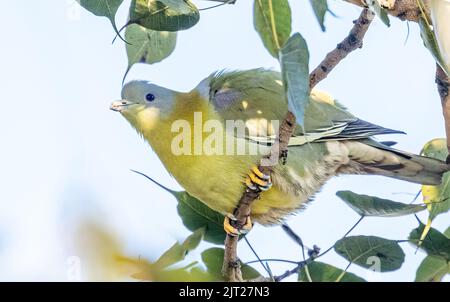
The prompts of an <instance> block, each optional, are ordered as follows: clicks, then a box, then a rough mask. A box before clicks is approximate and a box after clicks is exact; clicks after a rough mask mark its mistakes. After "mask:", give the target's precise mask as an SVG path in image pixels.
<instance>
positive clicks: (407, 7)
mask: <svg viewBox="0 0 450 302" xmlns="http://www.w3.org/2000/svg"><path fill="white" fill-rule="evenodd" d="M345 1H347V2H349V3H352V4H355V5H358V6H361V7H366V3H365V2H364V0H345ZM420 1H421V2H422V3H423V5H424V7H425V9H426V11H428V7H429V4H430V0H420ZM393 2H395V3H393V4H392V5H391V7H384V9H386V12H387V13H388V14H390V15H391V16H394V17H397V18H399V19H400V20H403V21H414V22H418V21H419V19H420V15H421V11H420V9H419V6H418V5H417V0H395V1H393Z"/></svg>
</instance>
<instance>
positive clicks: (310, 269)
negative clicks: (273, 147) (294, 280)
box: [298, 261, 366, 282]
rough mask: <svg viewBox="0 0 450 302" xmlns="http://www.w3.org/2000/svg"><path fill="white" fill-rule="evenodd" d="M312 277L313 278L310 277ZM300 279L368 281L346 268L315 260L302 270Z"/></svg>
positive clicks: (313, 280) (305, 280) (303, 280)
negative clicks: (347, 270) (345, 270)
mask: <svg viewBox="0 0 450 302" xmlns="http://www.w3.org/2000/svg"><path fill="white" fill-rule="evenodd" d="M308 275H309V277H311V279H310V278H309V277H308ZM298 281H302V282H336V281H339V282H366V280H364V279H363V278H361V277H358V276H356V275H355V274H353V273H349V272H344V270H342V269H340V268H337V267H335V266H332V265H329V264H326V263H323V262H319V261H313V262H311V263H310V264H308V265H307V267H304V268H302V269H301V270H300V272H299V274H298Z"/></svg>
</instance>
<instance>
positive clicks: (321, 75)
mask: <svg viewBox="0 0 450 302" xmlns="http://www.w3.org/2000/svg"><path fill="white" fill-rule="evenodd" d="M373 18H374V14H373V13H372V12H370V11H369V10H368V9H364V10H363V12H362V13H361V16H360V17H359V18H358V20H356V21H354V24H355V25H354V26H353V28H352V29H351V30H350V33H349V34H348V36H347V37H346V38H345V39H344V40H343V41H342V42H341V43H339V44H338V45H337V47H336V48H335V49H334V50H332V51H331V52H329V53H328V54H327V56H326V57H325V59H324V60H323V61H322V62H321V63H320V64H319V66H317V67H316V69H314V70H313V72H312V73H311V75H310V77H309V85H310V86H311V87H314V86H316V85H317V83H319V82H320V81H322V80H323V79H325V78H326V77H327V76H328V74H329V73H330V72H331V71H332V70H333V68H334V67H336V66H337V64H338V63H339V62H340V61H342V60H343V59H344V58H345V57H346V56H347V55H348V54H349V53H351V52H352V51H354V50H356V49H358V48H361V47H362V45H363V38H364V36H365V34H366V32H367V30H368V29H369V26H370V23H371V22H372V20H373Z"/></svg>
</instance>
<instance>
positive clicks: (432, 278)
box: [415, 227, 450, 282]
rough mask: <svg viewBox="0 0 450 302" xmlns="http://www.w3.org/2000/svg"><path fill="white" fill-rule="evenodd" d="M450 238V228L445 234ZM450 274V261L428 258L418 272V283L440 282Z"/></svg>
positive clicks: (440, 258) (434, 257) (433, 257)
mask: <svg viewBox="0 0 450 302" xmlns="http://www.w3.org/2000/svg"><path fill="white" fill-rule="evenodd" d="M444 235H445V237H447V238H450V227H449V228H447V230H446V231H445V232H444ZM447 274H450V261H446V260H445V259H444V258H442V257H436V256H427V257H425V259H423V261H422V263H421V264H420V265H419V268H418V269H417V271H416V280H415V281H416V282H439V281H441V280H442V278H444V276H445V275H447Z"/></svg>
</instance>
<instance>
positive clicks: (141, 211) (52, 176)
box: [0, 0, 449, 281]
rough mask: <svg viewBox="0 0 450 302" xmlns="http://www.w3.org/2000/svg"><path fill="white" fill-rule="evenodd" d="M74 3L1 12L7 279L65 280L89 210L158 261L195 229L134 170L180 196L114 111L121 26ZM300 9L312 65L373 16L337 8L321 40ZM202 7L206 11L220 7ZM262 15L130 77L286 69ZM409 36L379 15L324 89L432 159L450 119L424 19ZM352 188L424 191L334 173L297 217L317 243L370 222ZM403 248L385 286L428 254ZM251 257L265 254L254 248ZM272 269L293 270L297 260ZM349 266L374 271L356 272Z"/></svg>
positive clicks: (258, 236) (212, 27)
mask: <svg viewBox="0 0 450 302" xmlns="http://www.w3.org/2000/svg"><path fill="white" fill-rule="evenodd" d="M71 2H72V1H27V2H26V3H25V2H23V1H13V2H8V3H6V2H3V3H2V4H0V20H2V23H3V26H2V28H3V32H2V33H3V37H2V41H3V42H2V47H1V48H0V66H2V68H1V69H2V72H1V74H0V77H1V79H0V80H1V81H0V82H1V83H2V84H1V87H2V89H1V91H2V101H1V103H2V106H1V110H0V127H1V129H2V135H1V138H2V148H1V149H0V167H1V171H0V182H1V184H2V185H1V190H0V200H1V201H0V280H65V278H66V270H67V267H66V258H67V257H68V256H71V255H72V254H71V250H70V246H71V238H70V237H68V236H67V234H68V233H70V232H69V230H70V229H71V227H73V225H74V224H76V222H77V221H79V220H80V219H82V218H83V217H86V216H87V217H90V218H91V219H95V220H97V221H99V222H101V223H102V224H104V225H105V226H106V227H107V228H108V229H110V230H111V231H112V232H115V233H117V235H118V236H119V238H120V240H121V242H122V243H123V245H124V246H125V248H126V252H127V253H128V254H129V255H131V256H136V257H137V256H138V255H141V257H145V258H148V259H154V258H156V257H157V256H158V255H160V254H161V253H162V252H163V251H164V250H166V249H167V248H168V247H169V246H170V245H172V244H173V242H174V241H175V240H182V239H183V238H184V237H186V236H187V235H188V234H189V232H188V231H187V230H186V229H185V228H184V227H183V226H182V224H181V221H180V219H179V218H178V216H177V213H176V202H175V200H174V199H173V198H172V197H171V196H169V195H167V194H166V193H165V192H163V191H161V190H160V189H159V188H158V187H156V186H154V185H152V184H151V183H149V182H148V181H147V180H145V179H144V178H142V177H140V176H137V175H135V174H133V173H131V172H130V171H129V169H137V170H139V171H142V172H144V173H146V174H148V175H149V176H151V177H153V178H155V179H157V180H158V181H160V182H161V183H163V184H165V185H167V186H169V187H171V188H175V189H179V187H178V185H177V183H176V181H175V180H174V179H173V178H171V177H170V176H169V175H168V173H167V172H166V171H165V170H164V168H163V167H162V165H161V163H160V162H159V160H158V158H157V156H156V155H155V154H154V153H153V152H152V151H151V150H150V148H149V147H148V146H147V145H146V143H144V142H143V141H142V140H141V139H140V138H139V137H138V136H137V135H136V133H135V131H134V130H132V129H131V127H130V126H129V125H128V124H127V123H126V121H125V120H124V119H123V118H122V117H121V116H120V115H119V114H117V113H114V112H112V111H110V110H109V109H108V107H109V104H110V103H111V101H113V100H116V99H118V98H119V97H120V90H121V80H122V76H123V73H124V71H125V69H126V66H127V61H126V55H125V50H124V45H123V43H121V42H120V41H117V42H116V43H115V44H114V45H111V40H112V39H113V37H114V32H113V30H112V28H111V25H110V24H109V22H108V20H107V19H105V18H99V17H95V16H93V15H91V14H90V13H88V12H86V11H84V10H80V16H79V18H73V11H72V9H73V8H74V7H75V6H73V5H72V4H71ZM291 2H292V10H293V17H294V29H295V30H296V31H300V32H301V33H302V34H303V35H304V37H305V38H306V40H307V42H308V44H309V47H310V53H311V64H310V65H311V67H315V65H316V64H317V63H318V62H319V61H320V60H321V59H322V58H323V57H324V55H325V54H326V53H327V52H328V51H329V50H331V49H332V48H334V47H335V45H336V44H337V43H338V42H339V41H340V40H341V39H342V38H343V37H344V36H345V35H346V34H347V32H348V30H349V28H350V27H351V25H352V24H351V21H352V20H353V19H355V18H356V17H357V16H358V15H359V11H360V10H359V8H356V7H354V6H352V5H349V4H346V3H343V2H342V1H337V0H336V1H334V0H332V1H330V4H331V7H332V9H333V11H334V12H335V14H336V15H338V17H337V18H334V17H331V16H330V15H328V16H327V21H326V25H327V32H326V33H322V32H321V31H320V28H319V26H318V25H317V24H316V22H315V20H314V17H313V15H312V11H311V8H310V6H309V1H306V0H302V1H291ZM128 3H129V1H125V2H124V5H123V6H122V7H121V9H120V11H119V15H118V16H117V22H118V24H119V25H122V24H123V23H124V22H125V20H126V13H127V7H128ZM196 4H198V6H199V7H206V6H209V5H211V4H212V2H208V1H196ZM251 7H252V1H249V0H240V1H239V0H238V3H237V4H236V5H234V6H232V5H229V6H226V7H225V6H224V7H221V8H217V9H213V10H208V11H204V12H202V14H201V20H200V22H199V24H198V25H197V26H195V27H194V28H192V29H190V30H188V31H184V32H180V33H179V37H178V42H177V48H176V50H175V52H174V53H173V54H172V55H171V56H170V57H169V58H168V59H167V60H165V61H164V62H162V63H159V64H156V65H153V66H148V65H138V66H135V67H134V68H133V69H132V71H131V72H130V74H129V76H128V79H133V78H135V79H146V80H151V81H152V82H154V83H157V84H160V85H162V86H166V87H169V88H172V89H175V90H181V91H185V90H189V89H191V88H192V87H194V86H195V85H196V84H197V82H199V81H200V80H201V79H202V78H203V77H205V76H207V75H209V74H210V73H211V72H212V71H214V70H217V69H222V68H230V69H247V68H253V67H273V68H275V69H278V62H277V61H276V60H274V59H273V58H272V57H271V56H270V55H269V54H268V53H267V52H266V50H265V49H264V48H263V46H262V43H261V42H260V40H259V37H258V36H257V34H256V33H255V32H254V30H253V25H252V8H251ZM75 8H76V7H75ZM75 12H76V11H75ZM75 16H76V13H75ZM407 35H408V28H407V23H405V22H400V21H397V20H394V19H392V26H391V28H389V29H388V28H387V27H386V26H384V25H383V24H382V22H380V21H379V20H376V21H375V22H374V24H373V26H372V27H371V28H370V30H369V33H368V34H367V37H366V40H365V45H364V48H363V49H362V50H359V51H356V52H354V53H352V54H351V55H350V57H349V58H348V59H347V60H345V61H344V62H343V63H342V64H340V65H339V66H338V67H337V68H336V69H335V70H334V71H333V72H332V74H331V76H330V77H329V78H328V79H326V80H324V81H323V82H322V83H320V85H319V87H320V88H321V89H323V90H326V91H327V92H329V93H331V94H332V95H334V96H335V97H336V98H337V99H339V100H341V102H342V103H344V104H345V105H346V106H347V107H348V108H349V109H350V110H351V111H352V112H353V113H354V114H355V115H357V116H359V117H361V118H363V119H365V120H368V121H371V122H374V123H378V124H381V125H383V126H386V127H390V128H394V129H400V130H404V131H405V132H407V133H408V135H406V136H401V135H395V136H394V135H393V136H389V137H388V136H387V137H385V139H387V140H396V141H398V142H399V144H398V148H400V149H404V150H408V151H413V152H419V150H420V149H421V146H422V145H423V144H424V143H425V142H426V141H428V140H430V139H432V138H435V137H442V136H443V135H444V131H443V121H442V119H441V112H440V101H439V98H438V95H437V92H436V87H435V84H434V63H433V60H432V58H431V56H430V55H429V54H428V52H427V50H426V49H425V48H424V47H423V46H422V42H421V40H420V37H419V32H418V28H417V25H416V24H410V26H409V37H408V36H407ZM405 41H406V42H405ZM340 189H345V190H353V191H355V192H358V193H363V194H369V195H376V196H380V197H385V198H390V199H394V200H397V201H402V202H410V201H411V200H412V198H413V195H414V194H416V193H417V191H418V190H419V186H418V185H414V184H409V183H406V182H402V181H397V180H392V179H386V178H381V177H373V176H372V177H370V176H348V177H339V178H335V179H333V180H332V181H330V182H329V183H328V184H327V185H326V186H325V187H324V188H323V189H322V191H321V192H320V193H319V194H317V196H316V200H315V202H313V203H312V204H311V205H310V206H309V207H308V209H307V210H306V211H305V212H302V213H300V214H298V215H297V216H294V217H292V218H290V219H289V221H288V222H289V224H290V226H291V227H292V228H293V229H294V230H296V231H297V232H298V233H299V234H300V235H301V237H302V238H303V240H304V242H305V243H306V244H307V245H309V246H312V245H313V244H317V245H318V246H319V247H321V248H323V249H326V248H328V247H329V246H330V245H332V244H333V243H334V242H335V241H336V240H337V239H339V238H341V236H342V235H343V234H344V233H345V232H346V231H347V230H348V229H349V228H350V227H351V226H352V225H353V224H354V222H356V220H357V219H358V216H357V215H356V214H355V213H354V212H353V211H352V210H351V209H350V208H348V207H347V206H346V205H345V204H344V203H343V202H341V201H340V200H339V199H338V198H337V197H335V195H334V193H335V192H336V191H337V190H340ZM419 216H420V217H421V218H422V219H424V218H425V215H424V214H421V215H419ZM444 216H445V217H444ZM448 218H449V215H442V216H441V217H438V218H437V219H436V221H435V227H436V228H438V229H440V230H444V229H445V228H446V227H447V226H448ZM416 225H417V223H416V221H415V218H414V217H412V216H408V217H403V218H395V219H375V218H371V219H366V220H365V221H363V222H362V224H361V225H360V226H358V227H357V228H356V229H355V230H354V232H353V233H352V234H365V235H379V236H383V237H387V238H391V239H405V238H406V237H407V235H408V233H409V231H410V230H411V229H413V228H414V227H416ZM249 239H250V241H251V242H252V243H253V245H254V247H255V249H256V251H258V253H259V255H260V256H261V257H262V258H274V257H278V258H285V259H291V260H298V259H299V257H300V249H299V248H298V247H297V246H295V245H294V244H293V243H292V242H291V241H290V240H289V239H288V238H287V237H286V235H285V234H284V233H283V232H282V231H281V229H280V228H263V227H260V226H256V227H255V228H254V230H253V231H252V233H251V234H250V235H249ZM206 246H208V245H207V244H205V245H204V247H206ZM403 247H405V251H406V253H407V257H406V261H405V263H404V265H403V267H402V268H401V269H400V270H399V271H396V272H392V273H383V274H381V275H379V276H378V275H377V276H375V278H378V280H382V281H392V280H402V281H411V280H413V278H414V272H415V269H416V268H417V266H418V264H419V263H420V261H421V260H422V259H423V257H424V255H423V254H422V253H421V252H419V253H417V254H414V248H412V247H410V246H408V244H403ZM239 255H240V256H241V258H242V259H244V260H253V259H254V257H253V256H252V254H251V252H250V251H249V249H248V248H247V247H246V246H245V244H241V245H240V247H239ZM197 256H198V255H195V254H194V255H192V256H191V258H194V259H197V258H198V257H197ZM322 260H323V261H325V262H328V263H331V264H334V265H336V266H339V267H341V268H344V267H345V266H346V265H347V262H346V260H344V259H343V258H341V257H339V256H337V255H335V254H333V253H329V254H328V255H326V256H325V257H324V258H323V259H322ZM255 267H257V268H258V269H260V267H258V266H255ZM271 268H272V269H273V270H274V271H275V272H276V273H282V272H284V270H285V269H287V268H290V266H284V265H279V264H272V265H271ZM350 271H352V272H355V273H357V274H358V275H360V276H361V277H363V278H368V277H370V276H368V275H367V273H366V271H365V270H363V269H360V268H358V267H356V266H351V268H350Z"/></svg>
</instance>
